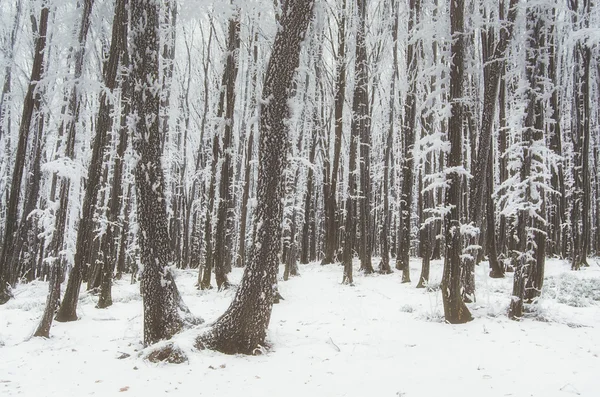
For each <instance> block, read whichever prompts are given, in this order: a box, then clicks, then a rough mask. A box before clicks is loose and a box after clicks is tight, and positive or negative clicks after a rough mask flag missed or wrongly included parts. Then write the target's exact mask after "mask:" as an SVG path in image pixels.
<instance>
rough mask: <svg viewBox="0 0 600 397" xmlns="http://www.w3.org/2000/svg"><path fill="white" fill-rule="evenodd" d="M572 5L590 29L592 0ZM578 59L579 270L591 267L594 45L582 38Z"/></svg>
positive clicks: (575, 261)
mask: <svg viewBox="0 0 600 397" xmlns="http://www.w3.org/2000/svg"><path fill="white" fill-rule="evenodd" d="M571 3H572V4H571V7H572V10H573V11H574V12H576V13H577V18H576V23H577V25H578V26H577V28H578V30H583V29H587V28H589V19H590V2H589V0H582V1H581V2H579V1H573V2H571ZM575 52H576V54H575V56H576V59H577V60H578V62H577V67H576V68H575V71H574V76H575V79H574V84H575V89H574V91H575V92H574V101H575V117H574V125H573V134H572V136H573V150H574V152H575V159H574V162H575V164H574V167H573V180H574V186H573V189H574V192H573V210H572V217H571V233H572V235H573V240H572V248H573V252H572V262H571V268H572V269H573V270H579V269H580V268H581V267H582V266H588V263H587V255H588V250H589V246H590V237H591V234H590V220H589V219H590V218H589V217H590V195H591V191H590V185H591V184H590V171H589V163H590V118H591V111H590V62H591V48H590V44H588V43H585V42H584V41H583V39H579V40H578V41H577V43H576V45H575Z"/></svg>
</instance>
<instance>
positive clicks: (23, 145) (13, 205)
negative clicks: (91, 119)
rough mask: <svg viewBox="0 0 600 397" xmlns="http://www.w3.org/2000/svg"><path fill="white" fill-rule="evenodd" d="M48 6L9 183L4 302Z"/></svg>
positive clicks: (1, 277) (0, 274) (1, 284)
mask: <svg viewBox="0 0 600 397" xmlns="http://www.w3.org/2000/svg"><path fill="white" fill-rule="evenodd" d="M48 14H49V9H48V7H47V6H44V7H42V9H41V11H40V22H39V32H38V36H37V39H36V44H35V53H34V57H33V66H32V68H31V77H30V79H29V86H28V87H27V93H26V95H25V99H24V101H23V114H22V116H21V125H20V127H19V141H18V144H17V152H16V155H15V159H14V161H15V165H14V168H13V175H12V179H11V184H10V196H9V198H8V205H7V208H6V219H5V222H4V224H5V227H4V236H3V238H2V249H1V250H0V304H4V303H6V302H8V301H9V300H10V298H11V297H12V293H11V288H10V287H11V284H14V281H13V280H15V281H16V279H15V277H14V275H13V274H11V273H12V272H11V269H10V261H11V258H12V254H13V248H14V238H15V233H16V231H17V225H18V216H19V215H18V208H19V201H20V198H21V181H22V179H23V174H24V172H23V171H24V168H25V160H26V155H27V144H28V141H29V130H30V127H31V119H32V116H33V110H34V107H35V106H34V105H35V102H36V101H39V100H40V98H39V92H37V91H36V88H37V84H38V82H39V81H40V79H41V77H42V70H43V62H44V53H45V48H46V32H47V29H48Z"/></svg>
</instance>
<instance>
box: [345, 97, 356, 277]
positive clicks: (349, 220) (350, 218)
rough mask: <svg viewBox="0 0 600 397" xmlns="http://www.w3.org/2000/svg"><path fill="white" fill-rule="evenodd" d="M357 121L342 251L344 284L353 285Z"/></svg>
mask: <svg viewBox="0 0 600 397" xmlns="http://www.w3.org/2000/svg"><path fill="white" fill-rule="evenodd" d="M357 91H358V90H356V91H355V93H354V104H353V107H355V106H356V105H357V103H358V98H357V97H358V95H357ZM356 124H357V123H356V122H355V121H353V122H352V129H351V135H350V158H349V160H348V161H349V162H348V195H347V197H346V221H345V225H344V247H343V248H344V250H343V252H342V264H343V265H344V276H343V277H342V284H349V285H353V284H354V280H353V278H352V259H353V257H354V247H355V244H356V208H357V201H358V200H357V199H356V193H357V192H356V184H357V182H358V181H357V177H356V171H357V167H358V165H357V159H356V157H357V156H356V154H357V153H356V152H357V147H356V146H357V145H358V144H359V139H360V131H359V129H358V126H357V125H356Z"/></svg>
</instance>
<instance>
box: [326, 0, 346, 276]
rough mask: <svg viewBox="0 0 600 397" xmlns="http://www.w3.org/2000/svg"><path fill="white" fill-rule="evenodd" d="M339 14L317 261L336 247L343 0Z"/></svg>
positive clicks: (331, 258)
mask: <svg viewBox="0 0 600 397" xmlns="http://www.w3.org/2000/svg"><path fill="white" fill-rule="evenodd" d="M341 12H342V15H341V16H340V18H339V25H338V52H337V54H336V64H337V79H336V82H335V108H334V118H335V132H334V134H335V138H334V143H333V145H334V148H333V163H331V161H330V160H329V159H326V160H325V162H326V166H325V183H324V184H323V199H324V208H325V256H324V257H323V260H322V261H321V265H328V264H331V263H333V262H335V259H336V258H335V256H336V251H337V248H338V231H337V225H338V223H337V219H336V217H337V210H338V206H337V184H338V173H339V168H340V155H341V147H342V132H343V129H344V123H343V119H342V117H343V113H344V102H345V100H346V0H342V10H341Z"/></svg>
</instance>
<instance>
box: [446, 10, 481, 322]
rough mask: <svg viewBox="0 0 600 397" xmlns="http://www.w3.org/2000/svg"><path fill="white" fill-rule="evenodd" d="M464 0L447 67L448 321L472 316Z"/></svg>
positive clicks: (456, 13) (454, 22) (454, 17)
mask: <svg viewBox="0 0 600 397" xmlns="http://www.w3.org/2000/svg"><path fill="white" fill-rule="evenodd" d="M464 11H465V6H464V0H451V1H450V20H451V34H452V38H453V42H452V46H451V53H452V58H453V62H452V66H451V67H450V100H451V114H450V120H449V121H448V139H449V141H450V147H451V148H450V153H449V155H448V163H447V166H448V168H449V170H448V171H447V178H448V181H447V182H448V184H449V187H448V188H447V189H446V198H445V205H446V207H447V208H448V213H447V214H446V222H445V238H446V253H445V258H444V272H443V276H442V284H441V289H442V302H443V304H444V317H445V318H446V321H447V322H448V323H450V324H460V323H465V322H468V321H470V320H472V319H473V317H472V316H471V313H470V312H469V309H468V308H467V306H466V305H465V303H464V302H463V300H462V297H461V291H460V281H461V277H460V276H461V260H460V256H461V253H462V242H461V240H462V239H461V230H460V219H459V217H460V212H461V208H460V207H461V203H462V195H463V186H462V179H463V175H461V174H460V173H459V171H458V169H460V167H462V143H463V140H462V138H463V137H462V135H463V134H462V132H463V131H462V130H463V126H462V123H463V105H462V103H461V101H462V99H463V84H464V80H465V65H464V58H465V48H464V43H465V38H464Z"/></svg>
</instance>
